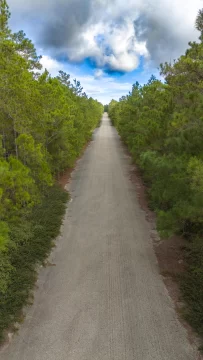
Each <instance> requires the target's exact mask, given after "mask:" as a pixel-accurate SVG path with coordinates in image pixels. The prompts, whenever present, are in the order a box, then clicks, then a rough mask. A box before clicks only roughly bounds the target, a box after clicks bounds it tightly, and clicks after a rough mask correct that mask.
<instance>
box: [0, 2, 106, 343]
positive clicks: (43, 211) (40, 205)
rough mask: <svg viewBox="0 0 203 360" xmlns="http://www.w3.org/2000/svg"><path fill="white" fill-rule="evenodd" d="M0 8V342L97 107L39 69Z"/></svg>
mask: <svg viewBox="0 0 203 360" xmlns="http://www.w3.org/2000/svg"><path fill="white" fill-rule="evenodd" d="M9 17H10V13H9V8H8V5H7V2H6V0H2V1H1V2H0V92H1V97H0V339H2V338H3V333H4V330H5V329H7V328H8V327H9V326H10V325H11V324H12V323H14V322H15V321H19V320H20V318H21V316H22V315H21V309H22V306H23V305H24V304H25V303H26V302H27V301H29V294H30V289H32V287H33V285H34V283H35V278H36V272H35V268H36V264H37V263H39V262H42V261H43V260H44V259H45V257H46V255H47V254H48V253H49V251H50V249H51V246H52V240H53V239H54V238H55V237H56V236H57V235H58V233H59V231H60V225H61V221H62V217H63V214H64V212H65V207H66V202H67V198H68V194H67V193H65V192H64V191H63V190H62V189H60V188H59V187H58V186H57V185H56V179H57V178H58V176H59V175H60V174H61V173H62V172H63V171H64V170H65V169H67V168H69V167H72V166H73V164H74V162H75V160H76V159H77V158H78V156H79V155H80V153H81V151H82V149H83V148H84V145H85V144H86V143H87V141H88V140H89V139H90V138H91V134H92V131H93V130H94V128H95V127H96V126H97V125H98V124H99V121H100V118H101V115H102V112H103V105H102V104H101V103H99V102H97V101H96V100H93V99H92V98H88V97H87V95H86V94H85V93H84V92H83V88H82V86H81V84H80V82H79V81H77V80H76V79H74V80H73V81H72V82H71V80H70V76H69V75H68V74H66V73H64V72H63V71H60V72H59V74H58V76H57V77H55V78H53V77H51V75H50V74H49V73H48V71H47V70H43V69H42V68H41V65H40V57H39V56H38V55H37V53H36V50H35V47H34V45H33V44H32V42H31V41H30V40H29V39H28V38H27V37H26V35H25V34H24V32H23V31H19V32H18V33H13V32H12V31H11V29H10V28H9V25H8V22H9Z"/></svg>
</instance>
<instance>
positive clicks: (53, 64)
mask: <svg viewBox="0 0 203 360" xmlns="http://www.w3.org/2000/svg"><path fill="white" fill-rule="evenodd" d="M40 63H41V64H42V66H43V68H44V69H47V70H48V71H49V72H50V73H51V74H52V76H57V74H58V72H59V70H61V64H60V63H59V62H58V61H56V60H54V59H52V58H51V57H50V56H48V55H43V56H42V58H41V60H40Z"/></svg>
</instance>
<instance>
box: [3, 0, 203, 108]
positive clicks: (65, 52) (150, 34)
mask: <svg viewBox="0 0 203 360" xmlns="http://www.w3.org/2000/svg"><path fill="white" fill-rule="evenodd" d="M8 3H9V6H10V10H11V13H12V17H11V27H12V29H13V30H15V31H17V30H21V29H22V30H24V31H25V32H26V34H27V36H28V37H29V38H31V39H32V40H33V42H34V44H35V46H36V48H37V50H38V53H39V54H40V55H42V60H41V61H42V64H43V66H44V67H46V68H47V69H48V70H49V71H50V73H51V74H52V75H53V76H54V75H56V74H57V72H58V71H59V70H64V71H66V72H67V73H69V74H70V75H71V77H72V78H75V77H76V78H77V79H78V80H80V81H81V83H82V86H83V87H84V90H85V91H86V92H87V94H88V95H89V96H93V97H94V98H97V99H98V100H100V101H101V102H103V103H108V102H109V101H110V100H111V99H112V98H114V99H118V98H119V97H120V96H122V95H125V94H127V93H128V92H129V91H130V90H131V85H132V84H133V83H135V81H139V82H140V83H141V84H143V83H145V82H147V80H148V79H149V77H150V75H151V74H152V73H153V74H154V75H156V76H158V74H159V73H158V66H159V64H160V63H161V62H164V61H170V60H173V59H175V58H177V57H178V56H179V55H181V54H182V53H184V51H185V49H186V47H187V43H188V41H190V40H196V39H197V38H198V33H197V31H196V30H195V28H194V22H195V17H196V15H197V12H198V10H199V9H200V8H202V7H203V1H202V0H126V1H125V0H34V1H33V0H26V1H24V0H10V1H9V0H8Z"/></svg>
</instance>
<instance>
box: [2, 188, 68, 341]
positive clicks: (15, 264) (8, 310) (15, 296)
mask: <svg viewBox="0 0 203 360" xmlns="http://www.w3.org/2000/svg"><path fill="white" fill-rule="evenodd" d="M67 199H68V194H67V193H65V192H64V191H62V190H61V189H60V188H58V187H56V186H54V187H52V188H49V189H48V190H47V191H46V195H45V196H44V197H43V199H42V201H41V204H39V205H38V206H36V207H35V208H33V209H32V211H31V213H30V214H29V215H26V216H25V217H24V218H22V219H19V220H18V221H14V222H13V223H12V224H11V225H10V238H11V240H12V241H11V242H10V245H9V249H8V252H7V253H5V254H3V255H4V256H1V257H0V340H2V339H3V332H4V330H5V329H6V328H7V327H8V326H9V325H10V324H12V323H14V322H16V321H19V320H20V318H21V309H22V307H23V305H25V304H26V303H27V302H28V301H29V295H30V291H31V290H32V288H33V285H34V283H35V280H36V263H41V262H42V261H43V260H44V258H45V257H46V256H47V255H48V254H49V252H50V250H51V248H52V241H53V239H55V238H56V236H57V235H58V234H59V231H60V226H61V222H62V217H63V215H64V212H65V208H66V202H67ZM14 244H15V246H14ZM8 253H9V259H8ZM2 265H3V270H2ZM2 275H3V276H2ZM8 284H9V286H8Z"/></svg>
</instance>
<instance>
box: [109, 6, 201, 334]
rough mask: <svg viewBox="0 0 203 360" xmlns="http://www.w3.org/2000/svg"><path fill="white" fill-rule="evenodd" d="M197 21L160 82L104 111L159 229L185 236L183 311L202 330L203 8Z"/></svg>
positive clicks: (136, 88)
mask: <svg viewBox="0 0 203 360" xmlns="http://www.w3.org/2000/svg"><path fill="white" fill-rule="evenodd" d="M196 27H197V29H198V30H199V31H200V37H199V42H190V43H189V48H188V49H187V51H186V53H185V55H183V56H181V57H180V58H179V59H178V60H177V61H174V62H173V63H165V64H162V65H161V68H160V69H161V75H162V76H163V77H164V78H165V82H164V83H162V82H161V81H159V80H157V79H156V78H155V77H154V76H152V77H151V79H150V80H149V82H148V83H147V84H146V85H144V86H140V85H139V83H136V84H134V85H133V87H132V91H131V92H130V93H129V95H127V96H124V97H122V98H121V99H120V101H119V102H116V101H115V100H112V101H111V103H110V104H109V114H110V117H111V119H112V122H113V124H114V125H115V126H116V127H117V129H118V131H119V133H120V135H121V137H122V138H123V140H124V142H125V143H126V144H127V146H128V148H129V150H130V152H131V154H132V156H133V158H134V160H135V161H136V163H137V164H138V166H139V167H140V169H141V171H142V172H143V177H144V179H145V181H146V183H147V185H148V187H149V193H150V202H151V206H152V207H153V208H154V209H155V210H156V212H157V219H158V220H157V223H158V229H159V231H160V233H161V234H162V235H163V236H164V237H165V236H171V235H172V234H174V233H178V234H181V235H183V236H185V238H186V239H187V240H188V247H187V252H186V254H187V264H188V268H187V273H186V275H185V277H184V280H183V282H182V289H183V294H184V297H185V299H186V300H187V304H188V308H187V314H186V315H187V318H188V319H189V320H190V322H191V323H192V325H193V326H194V327H195V328H196V329H197V331H198V332H199V333H200V334H202V335H203V238H202V236H203V10H201V11H199V14H198V17H197V20H196Z"/></svg>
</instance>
